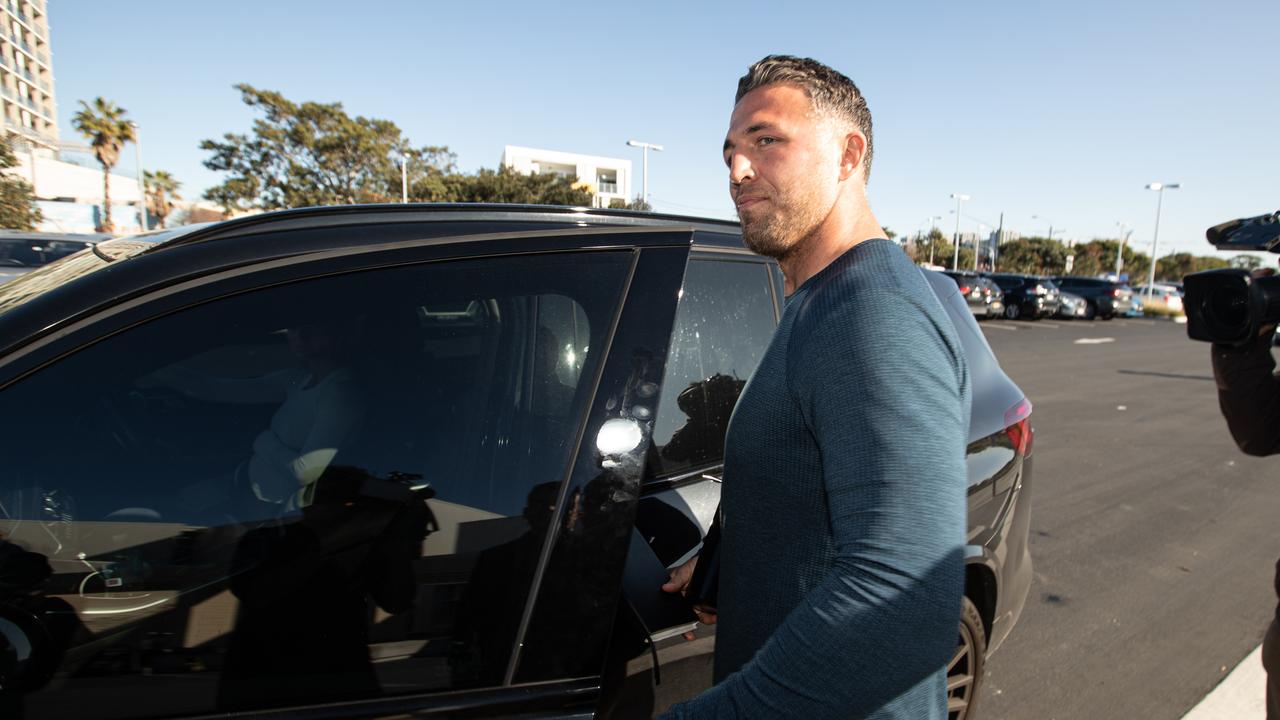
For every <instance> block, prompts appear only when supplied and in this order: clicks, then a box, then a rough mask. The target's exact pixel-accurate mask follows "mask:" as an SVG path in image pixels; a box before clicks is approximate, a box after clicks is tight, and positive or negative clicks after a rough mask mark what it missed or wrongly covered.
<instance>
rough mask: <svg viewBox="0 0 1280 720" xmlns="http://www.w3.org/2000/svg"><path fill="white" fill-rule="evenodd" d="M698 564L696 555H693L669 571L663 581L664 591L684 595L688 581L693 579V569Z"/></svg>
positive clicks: (687, 587)
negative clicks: (665, 579)
mask: <svg viewBox="0 0 1280 720" xmlns="http://www.w3.org/2000/svg"><path fill="white" fill-rule="evenodd" d="M697 566H698V556H697V555H694V556H693V557H692V558H690V559H689V560H688V561H687V562H685V564H683V565H681V566H680V567H678V568H676V569H675V570H672V571H671V574H670V575H669V576H668V577H667V581H666V582H665V583H663V585H662V589H663V591H664V592H669V593H680V594H681V595H684V594H685V593H686V592H688V590H689V581H690V580H692V579H693V569H694V568H695V567H697Z"/></svg>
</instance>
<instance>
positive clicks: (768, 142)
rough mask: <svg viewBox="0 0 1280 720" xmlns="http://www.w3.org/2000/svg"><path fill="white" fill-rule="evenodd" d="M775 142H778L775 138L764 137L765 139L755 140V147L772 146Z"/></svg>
mask: <svg viewBox="0 0 1280 720" xmlns="http://www.w3.org/2000/svg"><path fill="white" fill-rule="evenodd" d="M777 141H778V140H777V138H771V137H768V136H765V137H762V138H760V139H758V140H756V144H757V145H772V144H774V143H775V142H777Z"/></svg>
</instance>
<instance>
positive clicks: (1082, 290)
mask: <svg viewBox="0 0 1280 720" xmlns="http://www.w3.org/2000/svg"><path fill="white" fill-rule="evenodd" d="M1053 281H1054V283H1056V284H1057V286H1058V287H1059V288H1061V289H1063V290H1066V291H1068V292H1072V293H1075V294H1076V295H1079V296H1081V297H1083V298H1084V299H1085V303H1086V306H1085V318H1086V319H1088V320H1092V319H1094V318H1095V317H1096V318H1100V319H1102V320H1110V319H1111V318H1113V317H1115V316H1117V315H1123V314H1124V312H1125V307H1126V306H1127V305H1128V304H1129V300H1130V295H1131V293H1130V291H1129V288H1127V287H1126V286H1124V285H1122V284H1120V283H1117V282H1113V281H1111V280H1107V279H1105V278H1091V277H1080V276H1076V275H1059V276H1056V277H1054V278H1053Z"/></svg>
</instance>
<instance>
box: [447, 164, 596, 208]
mask: <svg viewBox="0 0 1280 720" xmlns="http://www.w3.org/2000/svg"><path fill="white" fill-rule="evenodd" d="M444 183H445V187H446V197H447V201H448V202H483V203H519V204H525V205H578V206H583V205H585V206H590V205H591V191H590V190H588V189H586V188H584V187H582V186H580V185H578V181H577V178H573V177H568V176H565V175H557V174H555V173H533V174H531V175H525V174H524V173H520V172H516V171H515V170H512V169H511V168H500V169H498V170H485V169H481V170H479V171H478V172H476V173H475V174H474V175H460V174H452V175H448V176H446V177H445V179H444Z"/></svg>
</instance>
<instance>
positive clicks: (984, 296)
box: [943, 270, 1004, 320]
mask: <svg viewBox="0 0 1280 720" xmlns="http://www.w3.org/2000/svg"><path fill="white" fill-rule="evenodd" d="M943 275H946V276H947V277H949V278H951V279H952V280H954V281H955V282H956V285H957V286H958V287H959V288H960V294H961V295H963V296H964V298H965V301H966V302H968V303H969V310H970V311H971V312H972V313H973V316H974V317H976V318H978V319H979V320H981V319H982V318H991V317H1001V316H1002V315H1004V292H1003V291H1002V290H1001V289H1000V286H999V285H996V284H995V283H994V282H992V281H991V279H990V278H987V277H983V276H982V275H979V274H978V273H975V272H969V271H966V270H946V271H944V272H943Z"/></svg>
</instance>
